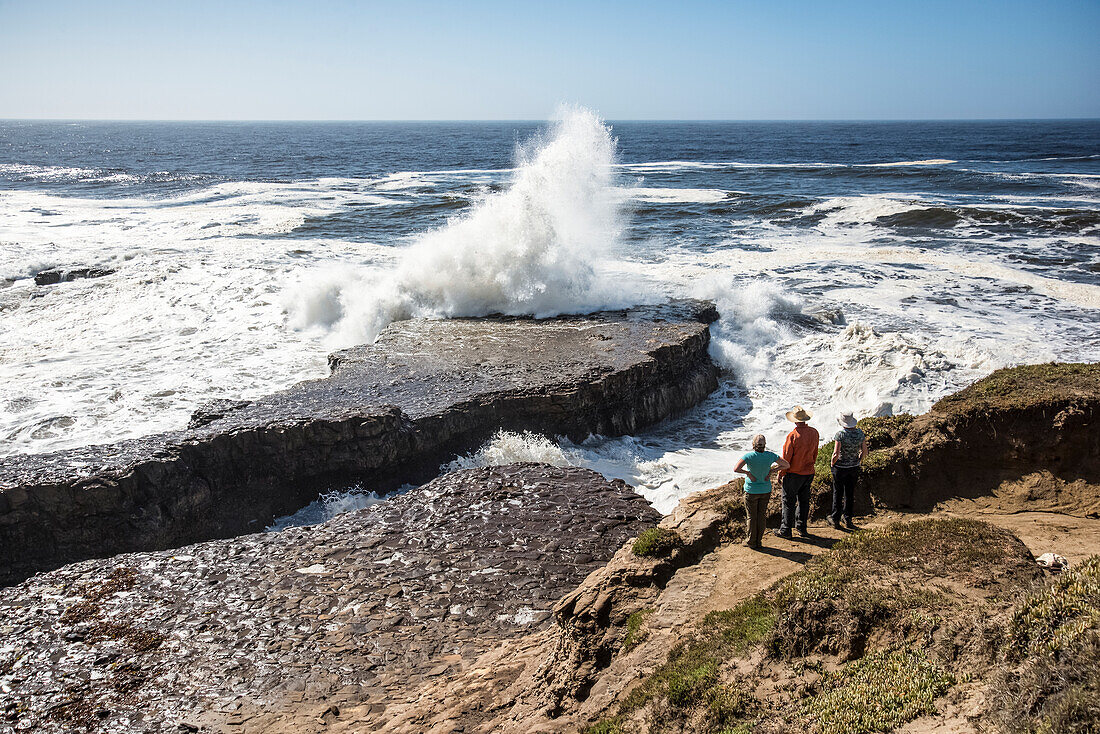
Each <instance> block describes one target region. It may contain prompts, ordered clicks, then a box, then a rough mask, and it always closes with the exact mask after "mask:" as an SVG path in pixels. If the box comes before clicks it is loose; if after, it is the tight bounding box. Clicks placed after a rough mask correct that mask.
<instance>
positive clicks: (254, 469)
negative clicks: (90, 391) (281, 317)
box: [0, 302, 717, 584]
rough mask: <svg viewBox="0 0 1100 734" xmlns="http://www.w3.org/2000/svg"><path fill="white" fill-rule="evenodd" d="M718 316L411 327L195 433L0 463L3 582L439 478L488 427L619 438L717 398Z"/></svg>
mask: <svg viewBox="0 0 1100 734" xmlns="http://www.w3.org/2000/svg"><path fill="white" fill-rule="evenodd" d="M715 317H716V314H715V313H714V309H713V307H710V306H709V305H707V304H703V303H697V302H686V303H677V304H671V305H666V306H659V307H648V308H638V309H633V310H631V311H625V312H607V313H598V314H592V315H588V316H575V317H560V318H554V319H541V320H535V319H525V318H489V319H453V320H423V319H418V320H412V321H403V322H399V323H395V324H393V325H391V326H390V327H389V328H388V329H386V330H385V331H384V332H383V333H382V335H381V337H380V338H379V339H378V341H377V342H376V343H374V344H373V345H370V346H365V347H358V348H354V349H350V350H346V351H343V352H338V353H336V354H334V355H332V357H331V358H330V361H331V364H332V366H333V374H332V375H331V376H329V377H327V378H324V379H320V380H312V381H308V382H303V383H300V384H298V385H295V386H294V387H291V388H289V389H287V390H284V391H282V392H278V393H274V394H272V395H269V396H267V397H264V398H261V399H259V400H256V401H253V402H245V401H240V402H224V403H221V404H218V405H214V406H211V407H209V408H207V409H204V410H202V411H199V412H198V413H196V415H195V416H194V419H193V420H192V423H191V426H192V427H190V428H188V429H186V430H182V431H176V432H171V433H165V434H159V435H155V436H149V437H145V438H141V439H134V440H129V441H123V442H120V443H117V444H111V445H106V446H91V447H86V448H81V449H74V450H70V451H62V452H57V453H52V454H38V455H31V456H15V457H8V458H5V459H3V460H0V583H8V584H10V583H14V582H17V581H19V580H21V579H23V578H26V577H27V576H28V575H30V574H32V573H34V572H36V571H41V570H45V569H49V568H56V567H57V566H60V565H62V564H64V563H69V562H72V561H77V560H81V559H84V558H89V557H103V556H110V555H113V554H116V553H122V552H128V551H136V550H155V549H164V548H174V547H178V546H181V545H184V544H187V543H193V542H197V541H201V540H206V539H210V538H219V537H230V536H233V535H239V534H241V533H245V532H254V531H256V530H260V529H262V528H263V527H264V526H266V525H267V524H269V523H270V522H271V521H272V520H273V519H274V518H275V517H277V516H279V515H284V514H288V513H290V512H293V511H295V510H297V509H299V508H300V507H302V506H304V505H305V504H307V503H309V502H310V501H311V500H313V499H314V498H315V497H316V496H317V494H318V493H319V492H321V491H324V490H326V489H330V488H334V487H346V486H348V485H351V484H357V483H359V484H362V485H364V486H366V487H370V488H374V489H380V490H386V489H389V488H392V487H395V486H398V485H400V484H403V483H407V482H412V483H419V482H421V481H425V480H427V479H429V478H431V477H433V476H435V474H436V472H437V471H438V467H439V466H440V464H441V463H442V462H444V461H447V460H448V459H450V458H453V457H454V456H455V455H456V454H458V453H462V452H466V451H470V450H472V449H474V448H476V447H477V446H478V445H480V444H481V443H482V442H483V441H484V440H485V439H487V438H488V437H489V436H490V435H492V433H493V432H495V431H497V430H499V429H505V430H531V431H539V432H543V433H549V434H557V435H567V436H570V437H573V438H577V439H580V438H584V437H585V436H587V435H588V434H590V433H597V434H603V435H620V434H624V433H632V432H634V431H636V430H638V429H640V428H642V427H644V426H646V425H648V424H651V423H654V422H656V421H659V420H661V419H663V418H666V417H668V416H669V415H672V414H674V413H676V412H678V411H681V410H684V409H686V408H689V407H691V406H693V405H695V404H696V403H698V402H699V401H700V400H702V399H703V398H704V397H705V396H706V395H708V394H709V393H710V392H711V391H713V390H714V389H715V388H716V387H717V369H716V367H715V366H714V364H713V363H712V362H711V361H710V358H709V356H708V354H707V345H708V343H709V332H708V329H707V325H706V323H707V322H708V321H711V320H713V319H714V318H715Z"/></svg>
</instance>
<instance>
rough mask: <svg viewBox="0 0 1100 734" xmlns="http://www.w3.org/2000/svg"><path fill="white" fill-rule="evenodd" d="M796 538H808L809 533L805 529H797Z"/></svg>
mask: <svg viewBox="0 0 1100 734" xmlns="http://www.w3.org/2000/svg"><path fill="white" fill-rule="evenodd" d="M798 537H800V538H808V537H810V533H809V531H807V530H806V528H799V529H798Z"/></svg>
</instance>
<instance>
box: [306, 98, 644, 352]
mask: <svg viewBox="0 0 1100 734" xmlns="http://www.w3.org/2000/svg"><path fill="white" fill-rule="evenodd" d="M615 154H616V141H615V139H614V138H613V137H612V135H611V128H610V127H608V126H607V125H605V124H604V122H603V121H602V120H601V119H600V118H599V117H597V116H596V115H595V114H594V113H592V112H590V111H588V110H584V109H580V108H571V109H566V110H563V111H562V112H561V113H560V114H559V117H558V119H557V120H556V122H555V123H554V125H553V127H552V129H551V131H550V133H549V135H548V136H547V137H546V138H545V139H541V140H539V139H536V140H535V141H533V143H532V144H529V145H528V146H526V147H521V148H520V150H519V151H518V153H517V158H518V163H517V166H516V169H515V170H514V172H513V174H512V178H511V181H510V183H509V184H508V185H507V187H506V188H504V189H503V190H502V191H499V192H496V193H490V194H488V195H487V196H486V197H485V198H483V199H482V200H481V201H479V202H477V203H476V204H475V205H474V206H473V207H472V208H470V209H469V210H468V211H466V212H464V213H463V214H461V215H459V216H457V217H456V218H454V219H452V220H451V221H450V222H449V223H448V224H447V225H446V226H444V227H442V228H440V229H436V230H434V231H431V232H428V233H427V234H425V235H424V236H422V237H420V238H419V239H418V240H416V241H414V242H413V243H412V244H411V245H410V246H409V247H408V248H406V249H405V250H404V252H403V253H402V256H401V258H400V261H399V263H398V265H397V267H396V268H395V269H394V270H392V271H389V272H387V273H386V274H384V275H381V276H379V275H376V274H370V273H366V272H352V273H348V272H347V271H346V270H343V269H341V270H330V271H328V272H324V273H316V274H314V276H313V277H312V278H311V279H309V280H307V281H306V282H304V283H302V284H301V285H300V287H299V288H297V290H296V291H295V292H294V293H292V294H291V297H290V301H289V303H288V312H289V316H290V324H291V325H292V326H294V327H295V328H300V329H301V328H310V327H323V328H325V329H328V330H329V331H330V332H331V334H332V336H333V342H334V343H336V344H351V343H357V342H363V341H372V340H373V339H374V338H375V337H376V336H377V335H378V333H379V332H380V331H381V330H382V329H383V328H385V326H386V325H387V324H389V323H391V322H393V321H399V320H402V319H408V318H414V317H452V316H481V315H486V314H491V313H503V314H508V315H532V316H536V317H544V316H552V315H557V314H560V313H566V312H584V311H592V310H597V309H600V308H606V307H622V306H627V305H630V303H631V302H632V301H633V300H634V299H632V298H631V297H630V295H629V294H628V293H627V292H625V290H624V289H623V287H622V284H621V283H618V284H615V285H614V286H611V285H609V284H608V283H607V281H606V280H604V279H601V278H600V277H599V271H600V268H601V266H602V264H603V263H604V262H605V261H606V260H608V259H610V257H611V255H612V253H613V252H614V251H615V250H616V249H617V247H618V243H619V241H620V236H621V231H622V196H621V193H620V192H619V190H618V189H617V188H616V186H615V185H614V184H615V180H614V169H613V164H614V162H615Z"/></svg>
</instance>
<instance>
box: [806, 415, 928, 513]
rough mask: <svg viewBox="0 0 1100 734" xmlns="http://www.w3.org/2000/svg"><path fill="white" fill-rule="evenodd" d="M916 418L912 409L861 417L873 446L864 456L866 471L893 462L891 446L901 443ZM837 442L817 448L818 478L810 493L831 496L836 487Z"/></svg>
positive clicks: (861, 425) (868, 439) (817, 495)
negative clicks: (899, 440) (834, 452)
mask: <svg viewBox="0 0 1100 734" xmlns="http://www.w3.org/2000/svg"><path fill="white" fill-rule="evenodd" d="M913 418H914V417H913V416H912V415H909V414H908V413H901V414H899V415H888V416H880V417H871V418H862V419H860V421H859V422H858V424H857V425H858V426H859V427H860V428H862V429H863V432H864V433H866V434H867V448H868V450H869V453H868V454H867V458H866V459H864V460H863V468H864V469H865V470H866V471H869V472H873V471H877V470H878V469H881V468H882V467H884V466H886V465H887V464H889V463H890V461H891V460H892V458H893V457H892V454H891V452H890V451H888V450H887V449H890V448H893V447H894V446H895V445H896V444H897V442H898V439H899V438H900V437H901V436H902V434H904V433H905V431H906V430H907V429H908V428H909V426H910V425H911V424H912V423H913ZM835 446H836V442H835V441H829V442H827V443H826V444H825V445H824V446H822V447H821V449H820V450H819V451H818V452H817V461H816V462H814V481H813V484H812V485H811V486H810V494H811V495H812V496H814V497H821V496H823V495H824V496H828V493H829V492H831V491H832V489H833V474H832V458H833V449H834V447H835Z"/></svg>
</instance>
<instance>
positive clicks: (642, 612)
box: [622, 609, 653, 652]
mask: <svg viewBox="0 0 1100 734" xmlns="http://www.w3.org/2000/svg"><path fill="white" fill-rule="evenodd" d="M651 614H653V610H652V609H639V610H638V611H636V612H634V613H632V614H631V615H630V616H628V617H627V618H626V635H625V636H624V637H623V644H622V651H623V652H630V651H631V650H633V649H634V648H635V647H637V646H638V645H639V644H641V642H642V641H643V640H645V638H646V637H648V634H647V633H646V631H645V630H644V629H642V625H644V624H645V622H646V620H647V619H649V615H651Z"/></svg>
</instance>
